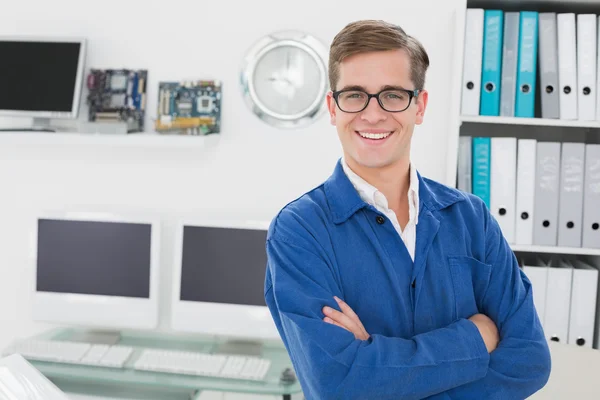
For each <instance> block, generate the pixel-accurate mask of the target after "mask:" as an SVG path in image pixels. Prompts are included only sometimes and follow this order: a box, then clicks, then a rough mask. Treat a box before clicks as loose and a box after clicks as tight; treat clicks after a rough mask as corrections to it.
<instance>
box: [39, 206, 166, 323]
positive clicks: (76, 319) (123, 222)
mask: <svg viewBox="0 0 600 400" xmlns="http://www.w3.org/2000/svg"><path fill="white" fill-rule="evenodd" d="M34 237H35V249H36V258H35V264H36V268H35V287H34V292H33V310H32V311H33V319H34V320H36V321H44V322H52V323H56V324H67V325H75V326H81V327H91V328H98V329H100V330H120V329H153V328H155V327H156V326H157V325H158V277H159V276H158V275H159V258H158V257H159V240H160V232H159V222H158V221H157V220H156V219H154V218H153V217H147V216H137V215H136V216H134V215H132V214H114V213H99V212H92V213H88V212H85V213H80V212H60V213H45V214H44V215H43V216H39V217H38V218H37V224H36V233H35V236H34Z"/></svg>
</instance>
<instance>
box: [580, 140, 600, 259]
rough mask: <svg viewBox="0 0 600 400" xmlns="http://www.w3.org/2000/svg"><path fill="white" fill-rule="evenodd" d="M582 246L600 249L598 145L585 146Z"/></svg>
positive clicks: (599, 165)
mask: <svg viewBox="0 0 600 400" xmlns="http://www.w3.org/2000/svg"><path fill="white" fill-rule="evenodd" d="M584 182H585V186H584V189H583V233H582V240H581V242H582V246H583V247H586V248H592V249H600V207H599V206H598V205H599V204H600V144H586V146H585V181H584Z"/></svg>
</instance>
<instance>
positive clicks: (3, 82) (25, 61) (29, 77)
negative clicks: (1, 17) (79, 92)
mask: <svg viewBox="0 0 600 400" xmlns="http://www.w3.org/2000/svg"><path fill="white" fill-rule="evenodd" d="M80 51H81V45H80V43H59V42H24V41H23V42H19V41H0V110H17V111H50V112H71V111H72V108H73V98H74V95H75V89H76V81H77V66H78V63H79V52H80Z"/></svg>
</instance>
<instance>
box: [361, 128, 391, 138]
mask: <svg viewBox="0 0 600 400" xmlns="http://www.w3.org/2000/svg"><path fill="white" fill-rule="evenodd" d="M354 132H356V133H357V134H358V135H360V136H361V137H362V138H365V139H371V140H382V139H385V138H387V137H389V136H390V135H391V134H392V133H394V131H381V130H378V131H354Z"/></svg>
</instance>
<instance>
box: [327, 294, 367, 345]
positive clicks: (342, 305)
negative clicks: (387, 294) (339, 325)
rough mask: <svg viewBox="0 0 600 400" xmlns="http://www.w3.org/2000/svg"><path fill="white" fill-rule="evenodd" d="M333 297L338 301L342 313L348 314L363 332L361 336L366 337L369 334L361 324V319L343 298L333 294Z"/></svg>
mask: <svg viewBox="0 0 600 400" xmlns="http://www.w3.org/2000/svg"><path fill="white" fill-rule="evenodd" d="M333 298H334V299H335V301H336V302H337V303H338V305H339V306H340V309H341V310H342V311H343V312H344V314H346V315H348V316H349V317H350V318H351V319H352V320H353V321H354V322H355V323H356V326H357V327H358V329H360V331H361V332H362V333H363V337H368V336H369V334H368V333H367V330H366V329H365V327H364V325H363V324H362V321H361V320H360V318H359V317H358V315H357V314H356V313H355V312H354V310H353V309H352V307H350V306H349V305H348V304H347V303H346V302H345V301H344V300H342V299H340V298H339V297H337V296H333Z"/></svg>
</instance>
